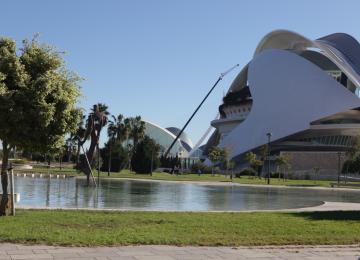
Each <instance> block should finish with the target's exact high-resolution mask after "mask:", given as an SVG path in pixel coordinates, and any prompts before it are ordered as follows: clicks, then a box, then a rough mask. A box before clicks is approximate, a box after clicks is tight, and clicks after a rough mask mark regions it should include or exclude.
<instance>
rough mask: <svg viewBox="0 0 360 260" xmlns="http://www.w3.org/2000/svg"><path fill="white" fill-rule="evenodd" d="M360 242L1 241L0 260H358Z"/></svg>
mask: <svg viewBox="0 0 360 260" xmlns="http://www.w3.org/2000/svg"><path fill="white" fill-rule="evenodd" d="M359 257H360V245H353V246H283V247H236V248H235V247H234V248H232V247H176V246H126V247H95V248H87V247H53V246H41V245H36V246H25V245H17V244H0V259H67V260H71V259H78V260H81V259H83V260H85V259H90V260H105V259H106V260H112V259H120V260H121V259H123V260H176V259H179V260H195V259H206V260H208V259H224V260H230V259H238V260H245V259H250V260H255V259H262V260H275V259H276V260H277V259H280V260H287V259H295V260H300V259H301V260H335V259H336V260H340V259H343V260H350V259H351V260H358V259H359Z"/></svg>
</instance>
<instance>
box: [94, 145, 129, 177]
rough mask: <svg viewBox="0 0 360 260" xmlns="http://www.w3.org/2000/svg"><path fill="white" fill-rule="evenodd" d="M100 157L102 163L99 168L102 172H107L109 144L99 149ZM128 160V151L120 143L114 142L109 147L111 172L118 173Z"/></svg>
mask: <svg viewBox="0 0 360 260" xmlns="http://www.w3.org/2000/svg"><path fill="white" fill-rule="evenodd" d="M100 155H101V158H102V161H103V164H102V166H101V170H102V171H108V169H109V158H110V149H109V143H106V144H105V147H104V148H102V149H100ZM128 160H129V155H128V151H127V150H126V149H125V148H124V147H123V146H122V145H121V143H120V142H115V143H113V144H112V147H111V169H110V171H111V172H120V171H121V170H122V169H124V167H125V166H126V165H127V163H128Z"/></svg>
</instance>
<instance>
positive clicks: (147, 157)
mask: <svg viewBox="0 0 360 260" xmlns="http://www.w3.org/2000/svg"><path fill="white" fill-rule="evenodd" d="M159 150H160V146H159V145H158V144H157V143H156V142H155V141H154V140H153V139H151V138H150V137H148V136H145V138H144V139H143V140H142V141H141V142H139V143H138V144H137V146H136V148H135V152H134V154H133V156H132V158H131V167H132V169H133V170H134V171H135V172H136V173H150V172H151V164H152V169H153V170H155V169H156V168H158V167H159V165H160V160H159V158H158V156H157V155H158V153H159ZM151 162H152V163H151Z"/></svg>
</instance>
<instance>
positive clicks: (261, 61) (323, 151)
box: [207, 30, 360, 172]
mask: <svg viewBox="0 0 360 260" xmlns="http://www.w3.org/2000/svg"><path fill="white" fill-rule="evenodd" d="M359 87H360V45H359V43H358V42H357V41H356V40H355V39H354V38H353V37H352V36H350V35H348V34H345V33H335V34H331V35H327V36H324V37H322V38H319V39H316V40H311V39H308V38H306V37H304V36H302V35H299V34H297V33H294V32H290V31H285V30H277V31H273V32H271V33H269V34H268V35H266V36H265V37H264V38H263V39H262V40H261V41H260V43H259V44H258V46H257V47H256V49H255V53H254V55H253V58H252V60H250V61H249V62H248V64H247V65H246V66H245V67H244V68H243V69H242V70H241V71H240V73H239V74H238V75H237V77H236V78H235V80H234V81H233V83H232V84H231V86H230V88H229V90H228V92H227V94H226V95H225V96H224V98H223V103H222V104H219V107H218V110H219V114H220V117H219V119H216V120H214V121H212V122H211V125H212V126H213V127H215V128H216V131H215V132H214V133H213V135H212V136H211V137H210V139H209V141H208V144H207V147H210V146H214V145H216V146H219V147H222V148H224V147H226V148H227V149H228V151H229V153H230V158H232V160H234V161H235V162H236V164H237V165H238V166H239V167H241V165H243V164H244V154H246V153H247V152H248V151H254V152H256V153H259V151H260V149H261V147H263V146H264V145H267V143H268V142H269V141H270V147H271V154H273V155H277V154H289V155H291V157H292V166H293V170H295V171H299V172H301V171H306V170H309V169H311V168H313V167H320V168H321V169H330V170H335V171H336V169H337V168H338V163H339V162H338V159H339V157H340V156H342V162H343V161H344V160H345V158H344V156H345V152H346V151H347V150H348V149H349V147H351V145H352V143H353V140H354V137H356V136H357V135H359V134H360V99H359V96H358V91H359Z"/></svg>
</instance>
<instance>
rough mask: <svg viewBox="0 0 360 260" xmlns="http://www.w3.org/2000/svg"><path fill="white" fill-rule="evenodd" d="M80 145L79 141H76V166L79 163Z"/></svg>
mask: <svg viewBox="0 0 360 260" xmlns="http://www.w3.org/2000/svg"><path fill="white" fill-rule="evenodd" d="M80 146H81V143H80V141H78V143H77V151H76V166H79V163H80Z"/></svg>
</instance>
